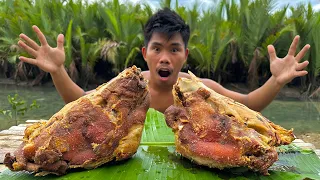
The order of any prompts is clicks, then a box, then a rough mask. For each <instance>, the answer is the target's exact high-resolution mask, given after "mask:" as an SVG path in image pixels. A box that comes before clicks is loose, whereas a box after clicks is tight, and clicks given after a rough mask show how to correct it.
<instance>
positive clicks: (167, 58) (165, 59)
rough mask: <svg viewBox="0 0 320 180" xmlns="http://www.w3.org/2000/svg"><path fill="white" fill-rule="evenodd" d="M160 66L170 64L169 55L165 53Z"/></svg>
mask: <svg viewBox="0 0 320 180" xmlns="http://www.w3.org/2000/svg"><path fill="white" fill-rule="evenodd" d="M160 64H170V60H169V56H168V53H166V52H164V53H163V54H162V56H161V59H160Z"/></svg>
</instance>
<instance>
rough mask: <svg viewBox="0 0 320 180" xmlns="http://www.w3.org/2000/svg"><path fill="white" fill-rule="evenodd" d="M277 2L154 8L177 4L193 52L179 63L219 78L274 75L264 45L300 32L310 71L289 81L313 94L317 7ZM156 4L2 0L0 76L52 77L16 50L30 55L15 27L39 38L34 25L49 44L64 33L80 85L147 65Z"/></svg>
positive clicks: (318, 53)
mask: <svg viewBox="0 0 320 180" xmlns="http://www.w3.org/2000/svg"><path fill="white" fill-rule="evenodd" d="M275 4H276V3H275V1H274V0H255V1H250V0H240V3H239V2H238V1H235V0H221V1H220V2H219V3H216V4H215V5H214V6H213V7H210V8H207V9H206V10H201V9H200V8H199V4H198V3H195V4H193V5H192V7H191V8H187V7H184V6H179V3H178V0H176V1H171V0H162V1H161V2H160V7H158V8H162V7H170V8H172V9H174V10H175V11H176V12H177V13H178V14H180V15H181V16H182V17H183V18H184V19H185V20H186V22H187V23H188V24H189V25H190V27H191V39H190V43H189V45H188V47H189V49H190V56H189V58H188V61H187V63H186V64H185V66H184V67H183V71H186V70H191V71H193V72H194V73H195V74H196V75H198V76H201V77H206V78H211V79H214V80H216V81H218V82H219V83H222V84H224V83H230V82H241V83H246V84H248V86H249V87H250V88H251V89H255V88H257V87H259V86H260V85H262V84H263V83H264V82H265V81H266V80H267V79H268V78H269V77H270V75H271V74H270V69H269V58H268V53H267V45H268V44H273V45H274V46H275V48H276V50H277V54H278V56H279V57H283V56H285V55H286V54H287V50H288V48H289V46H290V44H291V42H292V39H293V37H294V36H295V35H297V34H298V35H300V36H301V41H300V44H299V47H298V48H299V49H301V48H302V47H303V46H304V45H305V44H310V45H311V49H310V50H309V52H308V53H307V55H306V56H305V58H304V59H307V60H309V61H310V64H309V66H308V67H307V70H308V72H309V73H308V75H307V76H305V77H302V78H296V79H295V80H294V81H292V82H291V83H290V84H289V85H294V86H299V87H300V88H301V90H302V91H304V92H305V94H308V95H310V94H312V92H316V90H317V89H318V88H319V86H320V81H319V79H320V78H319V77H320V31H319V29H320V12H316V11H314V10H313V9H312V6H311V4H307V3H305V4H301V5H298V6H296V7H293V6H292V7H291V6H285V7H282V8H280V9H279V8H276V7H275ZM156 10H157V9H153V8H151V7H150V6H149V5H148V4H134V3H130V2H125V3H120V2H119V0H109V1H101V2H89V1H87V0H0V23H1V27H0V77H4V78H12V79H14V80H16V81H28V82H30V85H38V84H41V83H45V82H47V81H50V75H49V74H48V73H46V72H43V71H42V70H40V69H38V68H37V67H35V66H32V65H29V64H25V63H23V62H21V61H19V59H18V58H17V57H18V56H19V55H25V56H27V54H26V53H25V52H22V51H21V49H20V48H19V46H18V45H17V42H18V40H19V34H20V33H25V34H27V35H28V36H30V37H31V38H33V39H37V38H36V36H35V33H34V32H33V31H32V28H31V26H32V25H37V26H38V27H39V28H40V29H41V30H42V31H43V32H44V34H45V35H46V38H47V40H48V43H49V44H50V45H51V46H56V38H57V36H58V34H59V33H62V34H64V35H65V52H66V61H65V67H66V69H67V70H68V73H69V75H70V76H71V78H72V79H73V80H74V81H75V82H77V83H78V84H79V85H80V86H82V87H84V88H85V87H87V86H88V84H92V83H93V84H94V83H97V84H99V83H101V82H103V81H107V80H109V79H110V78H112V77H114V76H115V75H116V74H117V73H119V72H120V71H122V70H123V69H124V68H126V67H128V66H131V65H133V64H135V65H137V66H139V67H141V68H142V69H143V70H145V69H147V66H146V63H145V62H144V60H143V57H142V55H141V52H140V49H141V47H142V46H143V43H144V42H143V25H144V24H145V23H146V20H147V19H148V17H150V16H151V15H152V13H154V12H155V11H156ZM318 91H319V92H320V90H318ZM313 94H314V93H313ZM319 94H320V93H319Z"/></svg>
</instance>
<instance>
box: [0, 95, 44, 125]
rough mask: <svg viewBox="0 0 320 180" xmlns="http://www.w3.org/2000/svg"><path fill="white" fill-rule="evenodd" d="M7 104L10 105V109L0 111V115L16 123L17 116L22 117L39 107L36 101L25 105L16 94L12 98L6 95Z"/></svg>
mask: <svg viewBox="0 0 320 180" xmlns="http://www.w3.org/2000/svg"><path fill="white" fill-rule="evenodd" d="M8 103H9V105H10V109H8V110H3V109H0V114H2V115H3V116H5V117H6V118H7V119H12V120H14V121H15V122H16V124H17V123H18V116H24V115H25V114H26V113H27V111H30V110H34V109H37V108H39V107H40V105H38V104H37V101H36V100H33V101H32V103H31V104H29V105H28V104H26V101H25V100H24V99H23V98H22V97H20V96H19V95H18V94H15V95H13V96H11V95H8Z"/></svg>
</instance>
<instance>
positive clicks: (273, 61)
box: [268, 36, 310, 85]
mask: <svg viewBox="0 0 320 180" xmlns="http://www.w3.org/2000/svg"><path fill="white" fill-rule="evenodd" d="M299 38H300V37H299V36H296V37H295V38H294V39H293V42H292V44H291V46H290V49H289V52H288V54H287V55H286V56H285V57H284V58H279V57H277V55H276V53H275V49H274V47H273V46H272V45H269V46H268V52H269V56H270V71H271V73H272V75H273V76H274V77H275V78H276V81H277V83H279V84H280V85H285V84H286V83H288V82H290V81H291V80H292V79H293V78H295V77H300V76H304V75H306V74H308V72H307V71H306V70H304V68H305V67H306V66H307V65H308V64H309V62H308V61H304V62H302V63H299V62H300V61H301V59H302V58H303V56H304V55H305V54H306V52H307V51H308V49H309V48H310V45H309V44H307V45H305V46H304V47H303V48H302V50H301V51H300V52H299V53H298V54H297V55H296V56H295V53H296V49H297V45H298V42H299Z"/></svg>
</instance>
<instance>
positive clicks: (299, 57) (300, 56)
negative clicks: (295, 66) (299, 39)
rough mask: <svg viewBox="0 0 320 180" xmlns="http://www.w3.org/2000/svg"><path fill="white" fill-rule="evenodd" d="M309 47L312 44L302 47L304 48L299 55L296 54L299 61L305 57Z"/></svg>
mask: <svg viewBox="0 0 320 180" xmlns="http://www.w3.org/2000/svg"><path fill="white" fill-rule="evenodd" d="M309 48H310V45H309V44H307V45H305V46H304V47H303V48H302V50H301V51H300V52H299V53H298V54H297V56H296V61H297V62H300V61H301V59H302V58H303V57H304V55H305V54H306V53H307V52H308V50H309Z"/></svg>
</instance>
